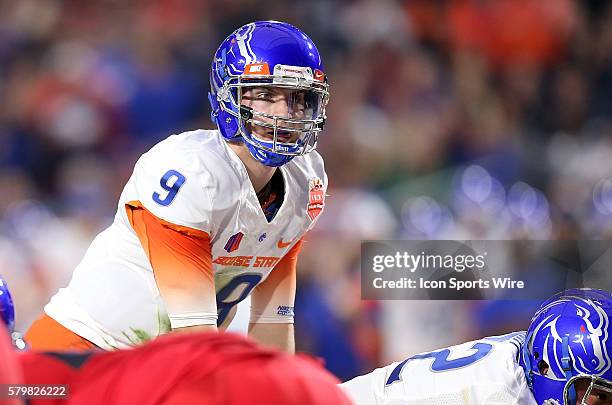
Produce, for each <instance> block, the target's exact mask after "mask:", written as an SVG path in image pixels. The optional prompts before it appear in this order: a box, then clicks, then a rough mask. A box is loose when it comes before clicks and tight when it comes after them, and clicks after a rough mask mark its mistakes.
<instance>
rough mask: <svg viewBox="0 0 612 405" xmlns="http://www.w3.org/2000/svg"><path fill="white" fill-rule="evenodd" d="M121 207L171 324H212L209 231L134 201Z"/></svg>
mask: <svg viewBox="0 0 612 405" xmlns="http://www.w3.org/2000/svg"><path fill="white" fill-rule="evenodd" d="M125 208H126V212H127V215H128V219H129V221H130V224H131V225H132V228H133V229H134V231H135V232H136V234H137V235H138V239H139V240H140V244H141V245H142V247H143V249H144V251H145V253H146V254H147V257H148V258H149V261H150V263H151V267H152V268H153V274H154V275H155V281H156V283H157V287H158V288H159V291H160V293H161V295H162V298H163V300H164V302H165V304H166V310H167V312H168V316H169V318H170V324H171V326H172V328H173V329H174V328H177V327H186V326H194V325H216V322H217V305H216V299H215V282H214V275H213V268H212V249H211V243H210V235H209V234H208V233H206V232H203V231H200V230H197V229H193V228H189V227H185V226H180V225H176V224H172V223H170V222H167V221H164V220H163V219H160V218H158V217H156V216H155V215H153V214H152V213H151V212H150V211H148V210H147V209H146V208H145V207H144V206H143V205H142V204H141V203H140V202H138V201H131V202H129V203H127V204H126V206H125Z"/></svg>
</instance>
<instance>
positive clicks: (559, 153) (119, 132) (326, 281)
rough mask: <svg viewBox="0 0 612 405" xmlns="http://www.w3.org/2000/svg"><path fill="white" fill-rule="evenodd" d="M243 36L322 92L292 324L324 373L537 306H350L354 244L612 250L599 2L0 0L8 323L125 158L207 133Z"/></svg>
mask: <svg viewBox="0 0 612 405" xmlns="http://www.w3.org/2000/svg"><path fill="white" fill-rule="evenodd" d="M258 19H277V20H284V21H287V22H290V23H292V24H294V25H296V26H298V27H300V28H301V29H303V30H304V31H305V32H306V33H308V34H309V35H310V36H311V37H312V38H313V40H314V41H315V43H316V44H317V45H318V47H319V50H320V52H321V53H322V55H323V57H324V62H325V65H326V70H327V74H328V76H329V78H330V82H331V86H332V97H331V101H330V104H329V106H328V124H327V126H326V130H325V132H324V134H323V135H322V136H321V138H320V142H319V148H318V149H319V151H320V153H321V154H322V155H323V156H324V158H325V161H326V167H327V171H328V174H329V178H330V188H329V191H328V194H329V197H328V199H327V208H326V212H325V214H324V215H323V216H322V217H321V219H320V221H319V225H318V227H317V229H316V230H315V231H314V232H312V233H311V234H310V236H309V239H308V242H307V244H306V247H305V249H304V252H303V254H302V257H301V260H300V265H299V266H300V268H299V278H300V279H299V281H298V297H297V303H296V316H297V325H296V327H297V343H298V349H299V350H303V351H308V352H311V353H313V354H315V355H317V356H320V357H322V358H324V359H325V361H326V364H327V367H328V368H329V369H330V370H331V371H333V372H334V373H336V374H337V375H338V376H339V377H340V378H342V379H346V378H349V377H352V376H354V375H355V374H358V373H364V372H367V371H369V370H371V369H372V368H373V367H375V366H378V365H381V364H385V363H388V362H390V361H392V360H399V359H400V358H402V356H405V355H407V354H411V353H415V352H418V351H422V350H429V349H434V348H437V347H442V346H445V345H448V344H452V343H457V342H459V341H463V340H465V339H469V338H475V337H479V336H481V335H484V334H487V333H496V332H506V331H509V330H512V329H513V328H526V326H527V322H528V319H529V313H530V312H531V311H532V310H533V305H531V306H530V305H527V304H525V305H523V304H518V305H517V303H503V302H487V301H471V302H444V301H442V302H434V301H411V302H402V301H379V302H368V301H363V300H361V298H360V290H359V257H360V242H361V240H367V239H523V240H524V239H610V238H612V136H611V135H612V2H609V1H606V0H601V1H595V0H590V1H587V0H585V1H571V0H496V1H480V0H457V1H451V0H449V1H440V0H405V1H399V0H396V1H391V0H294V1H290V2H285V1H277V0H267V1H265V2H264V1H260V0H240V1H238V0H231V1H229V0H228V1H212V0H151V1H144V0H142V1H137V0H136V1H118V0H114V1H111V0H100V1H88V2H84V1H77V0H65V1H57V0H49V1H37V0H20V1H11V0H0V97H1V100H2V102H1V104H0V190H1V192H0V274H2V275H3V276H4V277H5V278H6V279H7V280H8V282H9V285H10V286H11V288H12V290H13V294H14V296H15V297H14V298H15V301H16V305H17V314H18V323H17V325H18V328H20V329H22V330H23V329H25V328H27V326H28V325H29V324H30V322H31V321H32V320H33V319H34V318H35V317H36V316H37V315H38V314H39V313H40V311H41V309H42V307H43V306H44V304H45V303H46V302H47V301H48V299H49V297H50V296H51V295H52V294H53V293H54V292H55V291H56V290H57V288H59V287H60V286H62V285H65V284H66V283H67V281H68V280H69V277H70V274H71V271H72V269H73V267H74V266H75V264H76V263H78V261H79V260H80V258H81V256H82V254H83V252H84V251H85V249H86V248H87V246H88V245H89V242H90V241H91V239H92V238H93V236H94V235H95V234H96V233H97V232H98V231H100V230H101V229H103V228H105V227H106V226H108V225H109V224H110V222H111V221H112V217H113V215H114V213H115V210H116V208H117V206H116V204H117V198H118V196H119V194H120V192H121V189H122V187H123V185H124V183H125V181H126V180H127V179H128V177H129V176H130V174H131V170H132V167H133V164H134V163H135V161H136V159H137V158H138V156H139V155H140V154H141V153H143V152H144V151H145V150H146V149H148V148H149V147H150V146H152V145H153V144H155V143H156V142H158V141H159V140H161V139H163V138H165V137H166V136H168V135H170V134H173V133H179V132H182V131H183V130H187V129H194V128H212V127H213V126H212V124H211V122H210V119H209V114H210V109H209V105H208V101H207V87H208V71H209V66H210V62H211V56H212V54H213V53H214V51H215V49H216V47H217V46H218V44H219V43H220V42H221V40H222V39H223V38H224V37H226V36H227V35H228V34H229V33H231V32H232V31H233V30H234V29H235V28H237V27H239V26H241V25H242V24H244V23H246V22H249V21H253V20H258ZM533 271H537V270H533ZM114 305H121V303H119V302H118V303H115V304H114Z"/></svg>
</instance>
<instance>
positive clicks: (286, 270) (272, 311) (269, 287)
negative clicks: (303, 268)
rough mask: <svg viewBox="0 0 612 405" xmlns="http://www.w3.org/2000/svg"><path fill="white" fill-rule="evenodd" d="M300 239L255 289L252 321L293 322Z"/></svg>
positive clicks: (252, 303) (300, 247)
mask: <svg viewBox="0 0 612 405" xmlns="http://www.w3.org/2000/svg"><path fill="white" fill-rule="evenodd" d="M301 249H302V240H299V241H298V242H297V243H296V244H295V245H294V246H293V247H292V248H291V249H290V250H289V252H287V254H286V255H285V256H283V258H282V259H281V260H280V261H279V262H278V264H277V265H276V266H275V267H274V269H272V272H271V273H270V275H269V276H268V277H267V278H266V279H265V280H264V281H263V282H262V283H261V284H259V285H258V286H257V287H255V289H254V290H253V294H252V297H251V323H293V305H294V302H295V287H296V277H297V259H298V255H299V254H300V251H301Z"/></svg>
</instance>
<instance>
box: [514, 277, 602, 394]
mask: <svg viewBox="0 0 612 405" xmlns="http://www.w3.org/2000/svg"><path fill="white" fill-rule="evenodd" d="M611 317H612V293H610V292H607V291H601V290H591V289H572V290H567V291H565V292H564V293H560V294H557V295H555V296H553V297H552V298H550V299H548V300H547V301H546V302H544V303H543V304H542V306H541V307H540V309H539V310H538V312H536V314H535V315H534V317H533V319H532V321H531V325H530V326H529V329H528V331H527V338H526V341H525V345H524V347H523V351H522V356H521V365H522V366H523V368H524V369H525V375H526V377H527V381H528V383H529V386H530V388H531V390H532V391H533V394H534V397H535V399H536V401H537V403H538V404H550V405H555V404H575V403H576V398H577V392H576V383H577V382H578V381H581V380H582V381H585V380H586V381H588V387H587V389H586V392H585V394H584V395H583V399H582V400H581V403H584V404H586V402H585V400H586V398H588V397H589V395H590V393H591V392H592V391H593V390H595V389H597V390H600V391H603V392H606V393H610V394H612V360H611V358H610V355H611V354H612V341H611V340H610V339H611V337H610V335H611V334H612V333H611V332H612V326H611V325H610V318H611Z"/></svg>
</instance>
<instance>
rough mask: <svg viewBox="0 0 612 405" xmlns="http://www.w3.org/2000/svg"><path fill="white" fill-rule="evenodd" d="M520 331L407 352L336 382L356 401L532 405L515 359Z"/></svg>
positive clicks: (371, 404) (373, 404)
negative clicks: (404, 356)
mask: <svg viewBox="0 0 612 405" xmlns="http://www.w3.org/2000/svg"><path fill="white" fill-rule="evenodd" d="M524 340H525V332H515V333H510V334H508V335H504V336H492V337H487V338H484V339H481V340H476V341H472V342H467V343H463V344H460V345H456V346H452V347H449V348H447V349H443V350H436V351H433V352H429V353H423V354H418V355H415V356H412V357H410V358H408V359H406V360H404V361H402V362H397V363H393V364H391V365H389V366H387V367H383V368H379V369H376V370H374V371H373V372H371V373H370V374H366V375H363V376H359V377H356V378H354V379H352V380H350V381H347V382H345V383H343V384H341V387H343V388H344V389H345V390H346V392H347V393H348V394H349V396H350V397H351V399H352V400H353V401H354V403H355V404H356V405H391V404H394V405H400V404H401V405H460V404H461V405H502V404H504V405H512V404H514V405H536V402H535V399H534V398H533V395H532V394H531V391H530V390H529V387H528V385H527V380H526V378H525V375H524V372H523V369H522V368H521V366H520V365H519V363H518V354H519V350H520V349H519V348H520V346H521V344H522V343H523V342H524Z"/></svg>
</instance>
